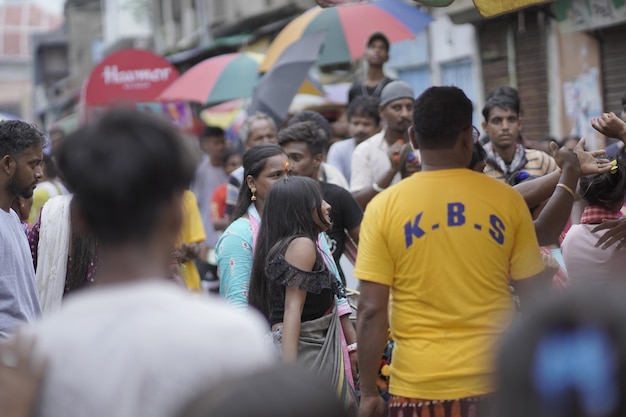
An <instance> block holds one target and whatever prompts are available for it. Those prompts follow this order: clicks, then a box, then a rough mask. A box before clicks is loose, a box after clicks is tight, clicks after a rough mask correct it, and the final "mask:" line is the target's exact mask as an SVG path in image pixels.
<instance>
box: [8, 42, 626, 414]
mask: <svg viewBox="0 0 626 417" xmlns="http://www.w3.org/2000/svg"><path fill="white" fill-rule="evenodd" d="M367 51H368V52H367V60H368V65H369V66H368V72H367V74H366V77H365V79H363V80H359V81H357V82H355V84H354V85H353V88H351V90H350V102H349V104H348V106H347V108H346V120H347V124H348V128H347V132H348V138H344V139H341V140H339V141H334V142H333V137H334V133H333V129H332V127H331V125H330V123H329V121H328V120H326V119H325V118H324V117H323V115H321V114H319V113H316V112H313V111H303V112H300V113H297V114H295V115H293V116H292V117H290V118H289V119H288V120H287V121H286V122H285V123H283V124H282V125H281V126H277V124H276V122H275V121H274V120H273V119H272V118H271V117H269V116H268V115H266V114H263V113H255V114H252V115H250V116H249V117H248V118H247V119H246V120H245V122H244V124H243V126H242V128H241V131H240V139H241V146H229V145H228V144H227V142H226V140H225V133H224V131H223V130H222V129H220V128H218V127H215V126H207V127H206V128H205V129H204V131H203V132H202V134H201V135H200V137H199V138H198V140H195V138H183V137H182V136H181V134H180V133H179V132H176V131H175V130H174V128H173V127H172V126H170V125H168V124H167V123H165V122H164V121H163V120H159V119H157V118H154V117H153V116H150V115H147V114H142V113H135V112H129V111H125V110H124V111H122V110H112V111H110V112H108V113H106V114H104V115H103V116H102V117H101V118H100V119H98V120H97V121H95V122H93V123H91V124H89V125H87V126H84V127H81V128H80V129H79V130H78V131H76V132H74V133H72V134H70V135H68V136H67V137H59V136H56V135H57V133H55V138H54V140H52V141H51V142H50V141H48V142H47V141H46V137H45V136H44V135H43V133H41V132H40V131H39V130H38V129H37V128H36V127H35V126H32V125H29V124H27V123H25V122H21V121H3V122H0V181H1V185H0V203H1V204H2V206H1V208H2V210H0V253H1V254H2V255H1V258H0V410H2V415H6V416H9V417H22V416H28V415H38V416H55V417H57V416H65V417H66V416H86V415H89V416H122V417H123V416H129V417H130V416H164V417H166V416H167V417H170V416H172V417H173V416H181V417H182V416H230V415H232V416H235V415H237V416H244V415H247V416H270V415H271V416H282V415H284V416H288V415H299V416H309V415H310V416H319V415H327V416H348V415H354V416H356V415H358V416H361V417H366V416H386V415H390V416H393V417H395V416H398V417H399V416H406V415H418V416H423V415H426V414H427V415H428V416H431V417H439V416H441V417H443V416H446V417H457V416H458V417H465V416H479V417H481V416H491V415H499V416H502V415H509V416H511V415H519V416H522V415H524V416H537V417H539V416H547V415H551V416H554V415H563V416H619V415H623V412H622V411H623V409H624V407H625V405H624V404H626V396H625V395H624V394H623V390H624V386H623V384H624V357H625V352H626V351H625V350H624V349H625V347H624V346H623V344H624V341H623V339H624V337H623V335H624V331H623V321H624V319H626V311H623V310H624V308H623V295H624V292H625V291H626V290H624V289H623V288H621V286H623V285H624V283H623V280H624V278H625V275H624V274H625V272H624V271H626V256H625V255H624V250H625V249H624V246H626V221H624V220H623V219H622V211H623V210H624V208H623V207H624V199H625V196H626V167H625V166H624V165H623V162H622V159H621V156H622V155H621V154H622V153H623V150H624V144H625V143H626V121H624V120H623V118H624V117H626V96H625V97H624V100H623V102H622V106H623V107H624V108H625V111H624V112H622V114H621V118H620V117H618V116H617V115H616V114H614V113H605V114H603V115H602V116H601V117H599V118H597V119H594V120H590V121H589V123H591V124H592V126H593V127H594V128H595V129H596V130H597V131H599V132H600V133H602V134H605V135H606V136H607V137H609V138H614V139H615V141H614V144H613V145H611V146H609V148H608V149H607V150H606V151H604V150H603V151H593V152H590V151H586V150H585V148H584V145H585V140H584V139H579V138H571V137H567V138H564V139H563V140H562V141H561V142H560V143H559V142H558V141H555V140H552V139H545V140H544V139H542V140H539V141H537V142H535V143H533V145H534V147H533V148H531V147H530V146H529V144H530V142H529V141H528V138H525V137H524V134H523V119H524V112H523V106H522V103H521V102H520V98H519V94H518V92H517V90H515V89H514V88H512V87H509V86H502V87H499V88H497V89H495V90H493V91H491V92H490V93H489V95H488V96H487V99H486V103H485V105H484V107H483V109H482V116H483V121H482V125H481V127H480V128H478V127H476V126H473V124H472V113H473V104H472V102H471V101H470V99H469V98H468V97H467V96H466V95H465V93H464V92H463V91H462V90H460V89H458V88H455V87H431V88H429V89H427V90H426V91H424V92H417V93H419V94H416V92H415V91H413V88H412V87H411V86H410V85H409V84H407V83H405V82H403V81H398V80H392V79H390V78H388V77H386V76H385V75H384V72H383V70H382V69H383V65H384V63H385V62H386V61H387V59H388V52H389V42H388V41H387V39H386V37H385V36H384V35H383V34H380V33H378V34H374V35H373V36H372V37H371V38H370V40H369V42H368V48H367ZM416 96H417V98H416ZM44 148H47V149H49V152H48V151H46V152H45V154H44ZM239 149H242V150H243V154H242V153H240V152H239ZM345 259H347V260H348V262H352V263H353V264H354V278H356V279H358V280H359V285H358V288H352V289H350V288H346V286H347V283H349V282H350V279H351V278H352V277H351V276H348V275H349V273H348V271H345V270H344V268H342V263H344V266H345V265H346V264H345V262H346V261H345ZM350 273H351V271H350ZM207 292H208V293H215V294H213V295H207V294H206V293H207ZM350 294H353V295H356V296H358V302H355V300H354V298H352V297H351V296H350ZM220 298H221V299H220ZM511 323H513V325H511Z"/></svg>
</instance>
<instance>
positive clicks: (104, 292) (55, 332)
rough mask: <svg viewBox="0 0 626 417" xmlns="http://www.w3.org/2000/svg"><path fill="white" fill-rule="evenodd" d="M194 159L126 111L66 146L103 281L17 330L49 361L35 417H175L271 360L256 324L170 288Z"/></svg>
mask: <svg viewBox="0 0 626 417" xmlns="http://www.w3.org/2000/svg"><path fill="white" fill-rule="evenodd" d="M189 160H190V156H189V153H188V152H187V150H186V149H185V148H183V146H182V143H181V139H180V138H179V137H178V136H177V134H176V133H175V131H174V130H173V129H172V128H171V127H170V126H168V125H166V124H164V122H163V121H161V120H159V119H156V118H154V117H151V116H149V115H146V114H141V113H137V112H132V111H128V110H124V111H118V110H116V111H112V112H110V113H108V114H105V115H104V116H103V117H102V119H100V120H99V121H98V122H97V123H96V124H94V125H92V126H87V127H85V128H83V129H81V130H79V131H78V132H76V133H75V134H73V135H71V136H68V138H66V140H65V141H64V142H63V145H61V148H60V149H59V158H58V164H59V169H60V170H61V172H62V175H63V178H64V179H65V180H66V181H67V184H68V186H69V188H70V190H71V191H72V192H73V193H74V194H73V195H74V197H73V201H74V202H75V211H74V213H73V216H74V217H73V220H74V221H76V222H77V224H78V225H79V227H82V228H84V229H85V230H86V231H88V232H90V233H92V234H93V235H94V236H95V238H96V239H97V240H98V244H99V247H98V254H99V272H98V274H99V275H98V281H97V283H96V285H94V286H92V287H90V288H89V289H85V290H83V291H81V292H80V293H77V294H76V295H74V296H72V297H70V298H69V299H68V300H66V301H65V302H64V304H63V305H62V307H61V310H60V311H59V312H57V313H55V314H54V315H52V316H50V317H47V318H45V319H43V320H41V321H40V322H38V323H35V324H33V325H30V326H27V327H24V328H22V329H21V331H20V336H21V337H23V338H24V340H27V341H29V340H33V338H34V339H35V340H36V348H35V352H34V354H33V355H34V356H33V358H32V359H33V361H35V362H36V361H39V360H41V358H47V360H48V369H47V375H46V377H45V380H44V383H43V387H42V394H41V399H40V401H39V403H38V405H37V407H36V410H35V415H36V416H42V417H43V416H50V417H52V416H54V417H57V416H64V417H72V416H85V415H89V416H93V417H97V416H103V417H104V416H107V417H108V416H118V417H126V416H127V417H131V416H133V417H134V416H153V417H159V416H163V417H165V416H171V415H173V414H174V413H175V412H176V411H177V410H179V409H180V407H182V406H183V404H185V403H187V402H188V401H190V400H191V399H192V398H193V397H195V396H196V395H197V394H198V393H199V392H200V389H201V387H203V386H206V385H208V384H211V383H213V382H215V383H217V382H218V381H219V380H221V378H223V377H224V376H227V375H233V376H234V375H237V374H240V373H242V372H244V371H246V372H247V371H250V370H251V369H254V368H255V367H262V366H265V365H266V364H268V363H270V362H271V361H272V360H273V356H272V355H273V354H272V352H271V351H270V350H269V349H268V348H267V349H266V348H265V346H266V345H265V344H264V343H263V337H264V328H265V325H264V323H263V320H262V319H261V318H260V317H258V316H255V315H254V314H252V313H246V312H237V311H234V310H232V309H231V308H230V307H228V306H226V305H225V304H223V303H222V302H220V301H219V300H217V299H214V300H211V302H207V300H205V299H203V298H200V297H197V296H192V295H191V294H190V293H189V292H188V291H187V290H186V289H183V288H180V287H178V286H176V285H175V284H173V283H171V282H169V281H168V279H167V277H168V276H169V275H170V272H169V271H170V264H171V261H172V253H173V250H174V247H175V243H176V238H177V236H178V233H179V230H180V227H181V223H182V216H183V212H182V210H183V205H182V198H183V192H184V190H185V189H186V188H187V187H188V185H189V183H190V181H191V178H192V176H193V166H192V165H191V164H190V163H189ZM212 358H215V359H212Z"/></svg>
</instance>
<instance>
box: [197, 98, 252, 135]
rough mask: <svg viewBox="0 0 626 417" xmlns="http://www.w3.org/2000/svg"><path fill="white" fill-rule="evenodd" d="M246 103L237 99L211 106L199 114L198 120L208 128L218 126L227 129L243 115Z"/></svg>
mask: <svg viewBox="0 0 626 417" xmlns="http://www.w3.org/2000/svg"><path fill="white" fill-rule="evenodd" d="M246 101H247V100H245V99H242V98H239V99H236V100H230V101H226V102H224V103H221V104H218V105H216V106H211V107H209V108H206V109H204V110H202V111H201V112H200V119H201V120H202V121H203V122H204V123H205V124H207V125H209V126H219V127H221V128H222V129H228V128H229V127H231V126H232V124H233V123H234V122H235V119H236V118H237V116H239V115H240V114H241V113H245V107H246Z"/></svg>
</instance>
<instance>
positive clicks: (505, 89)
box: [485, 85, 521, 107]
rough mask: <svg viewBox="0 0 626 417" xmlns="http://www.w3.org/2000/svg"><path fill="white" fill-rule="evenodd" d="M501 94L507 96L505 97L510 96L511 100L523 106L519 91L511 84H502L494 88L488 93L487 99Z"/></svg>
mask: <svg viewBox="0 0 626 417" xmlns="http://www.w3.org/2000/svg"><path fill="white" fill-rule="evenodd" d="M500 96H505V97H508V98H510V99H511V100H513V101H514V102H516V103H517V107H520V106H521V101H520V98H519V92H518V91H517V89H515V88H513V87H511V86H510V85H501V86H499V87H496V88H494V89H493V90H491V91H490V92H489V93H488V94H487V97H486V98H485V99H486V100H489V99H491V98H494V97H500Z"/></svg>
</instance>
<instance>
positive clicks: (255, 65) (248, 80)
mask: <svg viewBox="0 0 626 417" xmlns="http://www.w3.org/2000/svg"><path fill="white" fill-rule="evenodd" d="M262 60H263V54H257V53H252V52H235V53H231V54H224V55H218V56H216V57H213V58H209V59H206V60H204V61H202V62H200V63H198V64H196V65H194V66H193V67H191V68H190V69H189V70H188V71H187V72H185V73H183V74H182V75H181V76H180V77H178V79H176V81H174V82H173V83H172V84H171V85H170V86H169V87H167V88H166V89H165V90H164V91H163V92H162V93H161V95H160V96H159V97H158V99H159V100H161V101H195V102H198V103H202V104H217V103H223V102H225V101H230V100H236V99H240V98H250V97H252V93H253V90H254V87H255V86H256V85H257V83H258V82H259V80H260V79H261V74H260V73H259V71H258V69H259V63H260V62H261V61H262ZM300 92H301V93H309V94H322V93H321V92H320V91H319V88H318V87H316V86H315V85H313V84H312V83H311V80H307V81H305V83H304V84H303V85H302V87H301V89H300Z"/></svg>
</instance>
